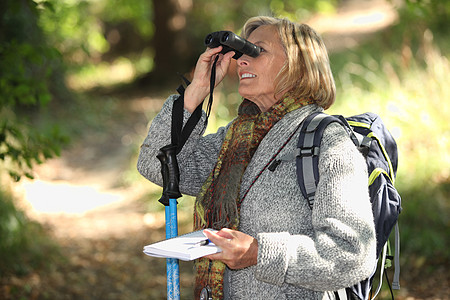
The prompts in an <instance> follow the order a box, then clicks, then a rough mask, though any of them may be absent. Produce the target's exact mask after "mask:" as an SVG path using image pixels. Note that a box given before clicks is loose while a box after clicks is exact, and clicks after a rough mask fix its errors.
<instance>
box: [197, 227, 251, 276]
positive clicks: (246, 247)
mask: <svg viewBox="0 0 450 300" xmlns="http://www.w3.org/2000/svg"><path fill="white" fill-rule="evenodd" d="M203 232H204V233H205V235H206V237H207V238H208V239H209V240H210V241H211V242H213V243H214V244H215V245H216V246H218V247H219V248H220V249H222V252H220V253H216V254H212V255H208V256H206V258H209V259H211V260H220V261H222V262H223V263H225V264H226V265H227V266H228V267H229V268H230V269H242V268H246V267H249V266H253V265H256V263H257V261H258V241H257V240H256V239H255V238H253V237H251V236H250V235H247V234H245V233H242V232H240V231H236V230H231V229H228V228H222V229H221V230H220V231H218V232H215V233H214V232H211V231H209V230H204V231H203Z"/></svg>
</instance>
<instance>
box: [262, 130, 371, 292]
mask: <svg viewBox="0 0 450 300" xmlns="http://www.w3.org/2000/svg"><path fill="white" fill-rule="evenodd" d="M319 174H320V181H319V184H318V186H317V191H316V196H315V202H314V208H313V210H312V212H311V215H310V217H311V223H312V230H311V232H310V233H308V234H297V235H295V234H291V233H288V232H284V233H280V232H276V233H260V234H258V236H257V239H258V245H259V250H258V264H257V266H256V272H255V276H256V277H257V278H258V279H259V280H262V281H265V282H268V283H271V284H275V285H279V286H281V285H283V284H291V285H295V286H300V287H303V288H307V289H311V290H316V291H327V290H338V289H341V288H343V287H348V286H351V285H353V284H355V283H357V282H359V281H361V280H363V279H365V278H367V277H368V276H369V275H370V274H371V272H372V271H373V269H374V267H375V265H374V264H375V229H374V224H373V216H372V211H371V206H370V201H369V195H368V187H367V168H366V164H365V161H364V158H363V157H362V155H361V154H360V153H359V151H358V150H357V149H356V147H355V146H354V145H353V144H352V142H351V140H350V139H349V138H348V136H347V135H346V134H345V133H343V129H342V127H341V126H340V125H336V124H332V125H330V126H328V127H327V129H326V130H325V133H324V136H323V138H322V145H321V149H320V157H319ZM298 197H300V198H299V199H297V200H298V201H306V199H304V198H303V197H302V196H301V195H299V196H298Z"/></svg>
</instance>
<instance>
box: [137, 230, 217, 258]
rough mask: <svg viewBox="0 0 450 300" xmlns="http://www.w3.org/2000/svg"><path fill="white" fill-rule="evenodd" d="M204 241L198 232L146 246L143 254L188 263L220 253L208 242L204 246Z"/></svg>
mask: <svg viewBox="0 0 450 300" xmlns="http://www.w3.org/2000/svg"><path fill="white" fill-rule="evenodd" d="M208 230H210V231H213V232H215V231H216V230H213V229H208ZM205 241H207V237H206V236H205V234H204V233H203V230H199V231H194V232H190V233H187V234H184V235H180V236H177V237H174V238H171V239H167V240H164V241H160V242H157V243H154V244H150V245H147V246H145V247H144V253H145V254H146V255H148V256H153V257H165V258H177V259H180V260H184V261H188V260H194V259H197V258H199V257H203V256H205V255H210V254H214V253H218V252H221V251H222V250H221V249H220V248H219V247H217V246H216V245H214V244H213V243H211V242H209V241H208V242H206V243H207V244H206V243H205ZM205 244H206V245H205Z"/></svg>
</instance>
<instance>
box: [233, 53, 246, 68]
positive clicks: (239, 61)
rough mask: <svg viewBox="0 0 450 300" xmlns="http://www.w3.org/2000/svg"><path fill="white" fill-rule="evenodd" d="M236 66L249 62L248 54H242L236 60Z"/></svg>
mask: <svg viewBox="0 0 450 300" xmlns="http://www.w3.org/2000/svg"><path fill="white" fill-rule="evenodd" d="M236 62H237V64H238V66H247V65H248V64H249V56H248V55H245V54H244V55H242V56H241V57H239V58H238V59H237V60H236Z"/></svg>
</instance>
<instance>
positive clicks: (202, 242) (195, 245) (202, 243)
mask: <svg viewBox="0 0 450 300" xmlns="http://www.w3.org/2000/svg"><path fill="white" fill-rule="evenodd" d="M210 242H211V241H210V240H209V239H206V240H201V241H200V242H197V243H195V244H194V247H201V246H206V245H208V244H209V243H210Z"/></svg>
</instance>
